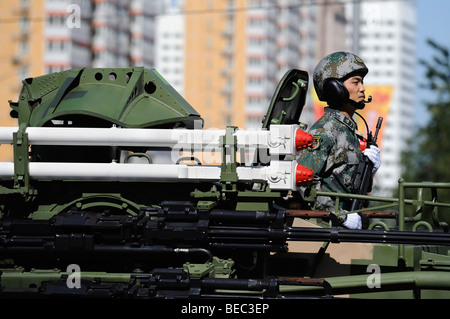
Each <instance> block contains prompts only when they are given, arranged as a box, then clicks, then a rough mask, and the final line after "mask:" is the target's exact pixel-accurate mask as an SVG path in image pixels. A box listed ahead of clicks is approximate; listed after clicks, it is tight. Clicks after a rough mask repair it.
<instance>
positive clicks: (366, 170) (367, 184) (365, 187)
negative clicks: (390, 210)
mask: <svg viewBox="0 0 450 319" xmlns="http://www.w3.org/2000/svg"><path fill="white" fill-rule="evenodd" d="M356 114H358V113H356ZM358 115H359V114H358ZM359 116H360V117H361V118H362V119H363V121H364V123H365V124H366V127H367V132H368V133H367V147H370V146H371V145H375V146H377V144H376V143H377V138H378V132H379V130H380V128H381V124H382V123H383V118H382V117H379V118H378V122H377V126H376V130H375V135H374V136H373V137H372V132H371V131H369V127H368V125H367V122H366V121H365V120H364V118H363V117H362V116H361V115H359ZM372 170H373V163H372V161H371V160H370V159H369V158H368V157H367V156H365V155H363V161H362V162H361V163H359V165H358V168H357V169H356V171H355V173H354V174H353V178H352V186H351V191H352V193H353V194H359V195H367V193H369V192H370V191H371V190H372V182H373V174H372ZM364 204H365V200H362V199H356V198H355V199H353V200H352V203H351V206H350V211H353V210H358V209H361V208H362V207H363V205H364ZM364 224H367V222H364V220H363V228H364V226H365V225H364ZM366 227H367V225H366Z"/></svg>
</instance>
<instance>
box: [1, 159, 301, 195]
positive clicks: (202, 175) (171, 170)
mask: <svg viewBox="0 0 450 319" xmlns="http://www.w3.org/2000/svg"><path fill="white" fill-rule="evenodd" d="M296 165H297V164H296V162H295V161H273V162H271V163H270V165H269V166H259V167H252V166H242V167H238V168H237V169H236V172H237V175H238V181H241V182H255V183H261V182H268V183H269V184H270V186H271V188H272V189H295V186H296V184H295V183H296V181H295V178H296V176H295V171H296ZM28 169H29V176H30V179H32V180H66V181H88V180H89V181H138V182H151V181H163V182H189V181H190V182H200V181H220V175H221V168H220V167H219V166H209V165H177V164H124V163H60V162H58V163H49V162H31V163H29V166H28ZM13 176H14V163H11V162H1V163H0V179H2V180H7V179H12V178H13Z"/></svg>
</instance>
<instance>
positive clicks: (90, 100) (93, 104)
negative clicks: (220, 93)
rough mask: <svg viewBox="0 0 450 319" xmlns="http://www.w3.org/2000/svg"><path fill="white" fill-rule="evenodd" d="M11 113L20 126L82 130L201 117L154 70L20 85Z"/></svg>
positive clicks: (75, 74)
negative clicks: (79, 126)
mask: <svg viewBox="0 0 450 319" xmlns="http://www.w3.org/2000/svg"><path fill="white" fill-rule="evenodd" d="M25 101H27V102H28V103H24V102H25ZM11 107H12V108H13V110H14V111H16V112H17V113H18V114H19V123H24V122H26V123H28V125H29V126H51V123H50V121H51V120H54V119H66V120H70V121H76V119H78V118H83V121H84V126H86V123H95V120H100V121H98V122H99V123H101V122H102V121H104V122H105V123H107V124H110V123H112V124H116V125H119V126H122V127H155V126H169V127H172V126H183V127H193V126H194V121H200V122H199V123H202V120H201V118H200V115H199V114H198V113H197V112H196V111H195V110H194V109H193V108H192V106H191V105H189V103H188V102H187V101H186V100H185V99H184V98H183V97H181V96H180V95H179V94H178V92H176V91H175V90H174V89H173V88H172V87H171V86H170V84H168V83H167V81H166V80H165V79H164V78H163V77H162V76H161V75H160V74H159V73H158V72H157V71H156V70H155V69H146V68H143V67H133V68H101V69H98V68H84V69H71V70H67V71H63V72H59V73H53V74H48V75H43V76H39V77H36V78H29V79H26V80H24V81H23V89H22V93H21V95H20V101H19V103H13V102H11ZM19 108H20V111H19ZM107 124H105V125H107ZM201 125H202V124H200V127H201ZM74 126H76V125H75V124H74Z"/></svg>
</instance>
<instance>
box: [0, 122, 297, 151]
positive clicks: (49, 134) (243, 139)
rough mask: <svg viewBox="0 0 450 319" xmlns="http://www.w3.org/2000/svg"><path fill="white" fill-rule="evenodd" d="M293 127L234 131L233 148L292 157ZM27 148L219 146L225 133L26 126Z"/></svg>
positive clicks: (5, 137)
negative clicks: (260, 149)
mask: <svg viewBox="0 0 450 319" xmlns="http://www.w3.org/2000/svg"><path fill="white" fill-rule="evenodd" d="M297 129H298V126H297V125H272V126H271V127H270V130H269V131H267V130H236V132H234V135H235V136H236V139H237V147H238V148H244V147H258V148H268V149H269V152H270V154H274V155H295V153H296V149H295V132H296V130H297ZM14 132H17V127H0V144H11V143H12V142H13V133H14ZM26 133H27V134H28V142H29V144H30V145H72V146H147V147H170V148H177V149H182V148H194V149H196V150H201V149H203V148H205V147H210V149H211V148H215V147H220V146H221V145H220V137H221V136H224V135H225V130H187V129H131V128H116V127H112V128H81V127H73V128H69V127H28V128H27V129H26Z"/></svg>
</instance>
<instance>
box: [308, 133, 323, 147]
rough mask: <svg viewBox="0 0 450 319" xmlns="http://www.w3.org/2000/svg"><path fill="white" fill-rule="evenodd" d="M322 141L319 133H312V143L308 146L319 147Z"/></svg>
mask: <svg viewBox="0 0 450 319" xmlns="http://www.w3.org/2000/svg"><path fill="white" fill-rule="evenodd" d="M321 142H322V137H321V136H320V135H313V141H312V145H311V146H310V147H309V149H310V150H316V149H318V148H319V147H320V143H321Z"/></svg>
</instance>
